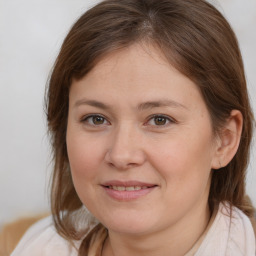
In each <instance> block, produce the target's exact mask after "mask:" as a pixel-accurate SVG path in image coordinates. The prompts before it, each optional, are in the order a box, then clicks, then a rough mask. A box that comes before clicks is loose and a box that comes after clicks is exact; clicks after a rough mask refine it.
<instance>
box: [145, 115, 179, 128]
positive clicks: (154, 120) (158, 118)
mask: <svg viewBox="0 0 256 256" xmlns="http://www.w3.org/2000/svg"><path fill="white" fill-rule="evenodd" d="M170 123H175V121H174V120H173V119H172V118H170V117H167V116H164V115H154V116H153V117H151V118H150V119H149V120H148V122H147V124H148V125H151V126H166V125H168V124H170Z"/></svg>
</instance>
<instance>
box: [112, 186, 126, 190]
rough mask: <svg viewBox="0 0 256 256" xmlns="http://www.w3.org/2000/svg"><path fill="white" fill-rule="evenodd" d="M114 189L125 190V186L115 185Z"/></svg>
mask: <svg viewBox="0 0 256 256" xmlns="http://www.w3.org/2000/svg"><path fill="white" fill-rule="evenodd" d="M113 189H114V190H118V191H124V190H125V187H119V186H113Z"/></svg>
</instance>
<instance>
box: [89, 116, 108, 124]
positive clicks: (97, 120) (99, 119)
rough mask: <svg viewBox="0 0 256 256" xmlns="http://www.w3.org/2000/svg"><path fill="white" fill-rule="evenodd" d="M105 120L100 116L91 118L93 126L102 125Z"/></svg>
mask: <svg viewBox="0 0 256 256" xmlns="http://www.w3.org/2000/svg"><path fill="white" fill-rule="evenodd" d="M104 121H105V118H104V117H102V116H93V117H92V122H93V124H95V125H100V124H104Z"/></svg>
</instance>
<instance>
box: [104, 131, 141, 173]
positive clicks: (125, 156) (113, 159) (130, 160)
mask: <svg viewBox="0 0 256 256" xmlns="http://www.w3.org/2000/svg"><path fill="white" fill-rule="evenodd" d="M109 140H110V143H109V145H110V146H109V148H108V149H107V152H106V154H105V161H106V162H107V163H108V164H109V165H111V166H113V167H115V168H116V169H118V170H126V169H129V168H132V167H137V166H140V165H142V164H143V163H144V162H145V160H146V155H145V152H144V150H143V143H142V138H141V134H140V133H139V132H138V131H137V130H136V128H132V127H119V128H118V129H116V130H115V131H113V134H112V135H111V136H110V138H109Z"/></svg>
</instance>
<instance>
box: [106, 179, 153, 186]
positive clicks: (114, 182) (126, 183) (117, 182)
mask: <svg viewBox="0 0 256 256" xmlns="http://www.w3.org/2000/svg"><path fill="white" fill-rule="evenodd" d="M102 186H105V187H109V186H120V187H122V186H123V187H133V186H139V187H154V186H156V184H153V183H145V182H141V181H136V180H129V181H120V180H110V181H107V182H104V183H103V184H102Z"/></svg>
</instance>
